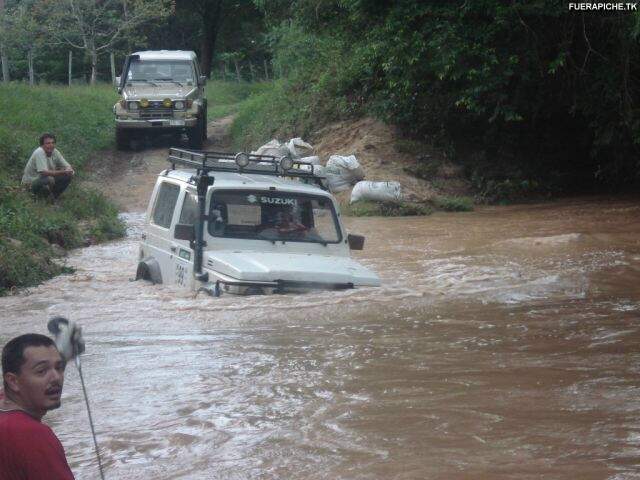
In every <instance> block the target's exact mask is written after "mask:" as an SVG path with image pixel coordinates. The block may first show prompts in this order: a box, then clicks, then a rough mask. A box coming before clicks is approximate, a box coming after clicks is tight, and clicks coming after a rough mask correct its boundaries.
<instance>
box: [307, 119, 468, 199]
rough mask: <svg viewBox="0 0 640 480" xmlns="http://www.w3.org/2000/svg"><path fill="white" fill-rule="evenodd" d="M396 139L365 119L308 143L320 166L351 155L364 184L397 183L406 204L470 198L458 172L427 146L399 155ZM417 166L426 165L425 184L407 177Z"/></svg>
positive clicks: (317, 135) (332, 129) (339, 124)
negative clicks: (335, 157)
mask: <svg viewBox="0 0 640 480" xmlns="http://www.w3.org/2000/svg"><path fill="white" fill-rule="evenodd" d="M399 137H400V135H399V132H398V131H397V129H396V128H394V127H393V126H390V125H387V124H385V123H383V122H381V121H380V120H376V119H373V118H370V117H366V118H361V119H358V120H349V121H344V122H337V123H333V124H331V125H328V126H327V127H325V128H323V129H321V130H319V131H318V132H316V133H315V134H314V135H313V136H312V138H311V139H310V140H311V143H312V144H313V145H314V147H315V151H316V155H319V156H320V158H321V159H322V161H323V162H326V161H327V160H328V159H329V156H330V155H333V154H337V155H355V156H356V158H357V159H358V162H359V163H360V165H361V166H362V168H363V169H364V172H365V180H370V181H380V182H383V181H397V182H400V185H402V193H403V197H404V198H405V199H406V200H408V201H412V202H420V203H422V202H430V201H432V200H433V199H434V198H435V197H437V196H439V195H455V196H458V195H469V194H470V193H469V192H470V187H469V184H468V182H467V181H466V180H464V179H463V177H462V172H461V170H460V168H458V167H456V166H455V165H453V164H452V163H451V162H449V161H448V160H447V159H446V158H444V157H443V156H442V154H441V153H440V152H438V151H436V150H433V149H430V148H429V147H427V146H423V147H422V149H421V150H420V151H419V152H416V153H406V152H402V151H401V150H400V149H399V147H398V143H399V142H398V139H399ZM412 146H413V147H414V148H415V145H412ZM419 163H422V164H423V165H424V164H428V165H429V168H430V172H429V179H428V180H426V179H422V178H417V177H416V176H415V175H412V174H410V173H409V172H415V170H416V168H417V167H418V164H419ZM343 195H344V194H343Z"/></svg>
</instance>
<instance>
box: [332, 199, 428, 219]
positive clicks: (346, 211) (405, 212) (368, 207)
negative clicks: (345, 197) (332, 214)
mask: <svg viewBox="0 0 640 480" xmlns="http://www.w3.org/2000/svg"><path fill="white" fill-rule="evenodd" d="M340 211H341V212H342V215H345V216H347V217H409V216H416V215H430V214H431V213H432V210H431V208H429V207H428V206H425V205H420V204H417V203H408V202H397V203H396V202H368V201H360V202H356V203H352V204H349V205H343V206H341V207H340Z"/></svg>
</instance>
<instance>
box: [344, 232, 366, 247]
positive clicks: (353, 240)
mask: <svg viewBox="0 0 640 480" xmlns="http://www.w3.org/2000/svg"><path fill="white" fill-rule="evenodd" d="M347 243H348V244H349V249H350V250H362V249H363V248H364V236H363V235H353V234H351V233H350V234H349V235H347Z"/></svg>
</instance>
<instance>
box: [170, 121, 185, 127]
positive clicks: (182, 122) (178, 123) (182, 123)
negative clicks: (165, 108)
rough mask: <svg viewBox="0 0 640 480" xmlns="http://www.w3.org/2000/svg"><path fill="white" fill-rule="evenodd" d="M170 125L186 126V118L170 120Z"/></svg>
mask: <svg viewBox="0 0 640 480" xmlns="http://www.w3.org/2000/svg"><path fill="white" fill-rule="evenodd" d="M169 125H171V126H172V127H184V120H170V121H169Z"/></svg>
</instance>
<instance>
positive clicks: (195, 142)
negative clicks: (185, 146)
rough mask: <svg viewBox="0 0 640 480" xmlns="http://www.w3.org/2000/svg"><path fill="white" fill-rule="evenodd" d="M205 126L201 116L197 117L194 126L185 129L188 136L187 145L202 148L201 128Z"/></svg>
mask: <svg viewBox="0 0 640 480" xmlns="http://www.w3.org/2000/svg"><path fill="white" fill-rule="evenodd" d="M204 128H206V125H205V124H204V120H203V119H202V117H201V116H200V117H198V123H196V126H195V127H192V128H190V129H189V130H188V131H187V137H189V146H190V147H191V148H195V149H197V150H200V149H202V143H203V133H202V130H203V129H204Z"/></svg>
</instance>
